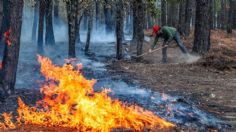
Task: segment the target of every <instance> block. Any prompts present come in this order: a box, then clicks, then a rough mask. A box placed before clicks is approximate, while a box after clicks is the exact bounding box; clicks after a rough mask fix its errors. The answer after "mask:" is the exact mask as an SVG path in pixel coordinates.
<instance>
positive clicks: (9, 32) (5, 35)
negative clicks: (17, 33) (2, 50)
mask: <svg viewBox="0 0 236 132" xmlns="http://www.w3.org/2000/svg"><path fill="white" fill-rule="evenodd" d="M10 34H11V29H9V30H8V31H6V32H5V33H4V37H5V43H6V44H7V45H8V46H11V45H12V43H11V39H10Z"/></svg>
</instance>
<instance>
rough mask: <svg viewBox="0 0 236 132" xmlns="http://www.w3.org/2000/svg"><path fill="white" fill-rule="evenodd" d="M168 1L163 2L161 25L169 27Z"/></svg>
mask: <svg viewBox="0 0 236 132" xmlns="http://www.w3.org/2000/svg"><path fill="white" fill-rule="evenodd" d="M166 9H167V4H166V0H161V25H162V26H164V25H167V20H166V14H167V10H166Z"/></svg>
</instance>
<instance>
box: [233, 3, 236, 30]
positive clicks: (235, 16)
mask: <svg viewBox="0 0 236 132" xmlns="http://www.w3.org/2000/svg"><path fill="white" fill-rule="evenodd" d="M232 3H233V13H232V15H233V23H232V28H233V29H236V0H233V1H232Z"/></svg>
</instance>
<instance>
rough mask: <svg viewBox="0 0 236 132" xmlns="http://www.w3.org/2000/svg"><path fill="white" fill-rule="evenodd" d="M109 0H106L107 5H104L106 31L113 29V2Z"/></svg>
mask: <svg viewBox="0 0 236 132" xmlns="http://www.w3.org/2000/svg"><path fill="white" fill-rule="evenodd" d="M108 1H109V0H105V7H104V14H105V27H106V32H107V33H110V32H111V31H112V28H113V27H112V9H111V3H109V2H108Z"/></svg>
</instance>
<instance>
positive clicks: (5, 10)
mask: <svg viewBox="0 0 236 132" xmlns="http://www.w3.org/2000/svg"><path fill="white" fill-rule="evenodd" d="M8 3H9V2H8V0H3V5H2V6H3V17H2V25H1V29H0V37H1V36H3V34H4V33H5V32H6V31H7V30H8V27H9V19H10V15H9V12H10V9H9V6H8Z"/></svg>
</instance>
